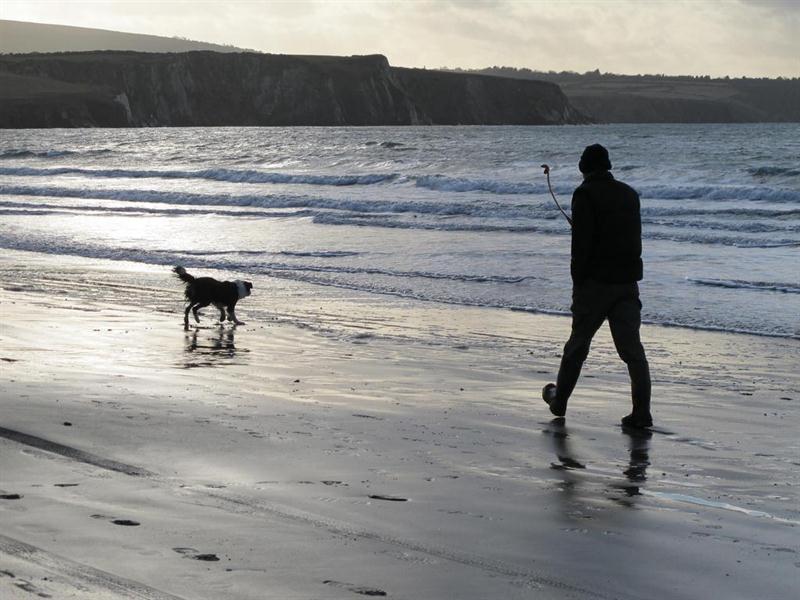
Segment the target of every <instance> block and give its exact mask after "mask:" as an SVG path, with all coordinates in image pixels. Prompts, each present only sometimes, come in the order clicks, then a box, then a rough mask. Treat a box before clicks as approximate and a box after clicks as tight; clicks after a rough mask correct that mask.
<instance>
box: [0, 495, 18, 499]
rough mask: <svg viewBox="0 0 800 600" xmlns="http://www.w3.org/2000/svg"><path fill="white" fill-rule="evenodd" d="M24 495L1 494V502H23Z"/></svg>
mask: <svg viewBox="0 0 800 600" xmlns="http://www.w3.org/2000/svg"><path fill="white" fill-rule="evenodd" d="M21 499H22V494H0V500H21Z"/></svg>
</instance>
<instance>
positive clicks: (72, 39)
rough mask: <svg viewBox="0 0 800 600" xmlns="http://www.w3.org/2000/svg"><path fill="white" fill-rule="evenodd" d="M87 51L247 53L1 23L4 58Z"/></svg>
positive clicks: (92, 31) (105, 33) (134, 36)
mask: <svg viewBox="0 0 800 600" xmlns="http://www.w3.org/2000/svg"><path fill="white" fill-rule="evenodd" d="M86 50H132V51H135V52H189V51H191V50H212V51H214V52H243V51H244V49H242V48H236V47H234V46H222V45H219V44H208V43H206V42H196V41H193V40H186V39H183V38H170V37H161V36H157V35H141V34H138V33H123V32H120V31H107V30H105V29H89V28H86V27H69V26H66V25H45V24H42V23H26V22H23V21H4V20H0V54H11V53H15V54H27V53H31V52H83V51H86Z"/></svg>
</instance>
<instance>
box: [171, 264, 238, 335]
mask: <svg viewBox="0 0 800 600" xmlns="http://www.w3.org/2000/svg"><path fill="white" fill-rule="evenodd" d="M172 271H173V272H174V273H175V275H176V276H177V278H178V279H180V280H181V281H183V282H184V283H185V284H186V290H185V291H184V293H185V294H186V301H187V302H188V304H187V305H186V311H185V312H184V314H183V327H184V329H188V328H189V311H192V314H193V315H194V320H195V321H196V322H197V323H199V322H200V318H199V317H198V316H197V311H198V310H200V309H201V308H204V307H206V306H208V305H209V304H213V305H214V306H216V307H217V308H218V309H219V322H220V323H224V322H225V316H226V315H225V312H226V311H227V313H228V314H227V318H228V321H233V323H234V325H244V321H240V320H239V319H237V318H236V312H235V309H236V303H237V302H238V301H239V300H241V299H242V298H246V297H247V296H249V295H250V293H251V290H252V289H253V284H252V283H250V282H249V281H241V280H239V279H237V280H236V281H217V280H216V279H214V278H213V277H194V276H192V275H189V273H187V272H186V269H184V268H183V267H181V266H178V267H175V268H174V269H172Z"/></svg>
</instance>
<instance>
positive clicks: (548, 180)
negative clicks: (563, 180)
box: [542, 165, 572, 227]
mask: <svg viewBox="0 0 800 600" xmlns="http://www.w3.org/2000/svg"><path fill="white" fill-rule="evenodd" d="M542 168H543V169H544V174H545V175H547V189H548V190H550V195H551V196H552V197H553V202H555V203H556V206H557V207H558V210H560V211H561V214H562V215H564V218H565V219H566V220H567V223H569V226H570V227H572V219H570V218H569V215H568V214H567V213H565V212H564V209H563V208H561V205H560V204H559V203H558V199H557V198H556V195H555V194H554V193H553V186H551V185H550V166H549V165H542Z"/></svg>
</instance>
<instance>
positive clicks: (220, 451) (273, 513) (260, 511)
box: [0, 251, 800, 599]
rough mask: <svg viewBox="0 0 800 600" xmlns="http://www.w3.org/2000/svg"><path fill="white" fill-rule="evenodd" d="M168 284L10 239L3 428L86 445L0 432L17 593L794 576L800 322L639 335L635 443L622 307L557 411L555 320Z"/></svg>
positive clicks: (684, 590) (667, 582) (8, 548)
mask: <svg viewBox="0 0 800 600" xmlns="http://www.w3.org/2000/svg"><path fill="white" fill-rule="evenodd" d="M173 279H174V278H173V277H172V276H171V275H170V274H169V273H168V271H167V269H165V268H161V267H154V266H150V265H137V264H133V263H121V262H120V263H114V262H112V261H101V260H90V259H78V258H74V257H55V256H48V255H32V254H27V253H21V252H14V251H9V252H6V253H4V256H3V257H2V258H0V306H2V307H3V319H4V324H3V327H2V329H0V339H2V346H3V350H2V351H0V369H2V374H3V382H4V383H3V386H2V387H3V390H2V391H3V397H4V403H3V406H2V408H0V427H2V428H4V429H6V430H11V431H15V432H20V433H23V434H26V435H28V436H35V437H36V438H37V439H40V440H44V441H47V442H50V443H51V444H56V445H60V446H61V447H63V448H67V449H73V450H75V451H79V453H73V454H72V456H71V457H70V456H69V450H65V451H63V452H57V451H53V448H55V446H51V449H50V450H47V449H43V448H41V447H39V448H37V447H35V446H31V445H30V444H26V443H21V442H20V441H19V439H17V440H12V439H9V437H8V436H3V435H0V461H2V465H3V475H4V477H3V481H2V482H0V494H3V495H9V496H12V495H14V494H17V495H19V496H20V498H19V499H8V500H6V499H3V500H0V514H2V519H3V523H4V530H3V536H4V537H0V569H2V570H3V571H8V572H10V573H13V577H10V576H3V577H0V590H2V591H3V592H4V593H5V592H6V591H8V592H9V593H10V594H11V598H17V597H20V598H21V597H23V595H21V594H23V591H24V590H23V588H22V587H21V586H20V582H28V584H29V585H30V586H33V587H34V588H35V589H37V590H40V591H42V592H44V593H49V594H51V595H53V596H54V597H58V596H59V595H62V596H63V595H67V594H68V593H74V591H75V590H77V589H81V586H83V589H84V590H90V591H86V592H85V597H92V598H93V597H98V598H99V597H105V598H116V597H126V596H125V595H124V593H122V592H120V591H119V590H120V589H121V588H120V585H122V583H120V582H129V585H131V586H133V587H131V588H130V589H131V590H134V589H135V590H138V593H140V594H141V595H143V596H144V597H151V598H156V597H159V598H161V597H175V596H177V597H186V598H218V597H225V598H235V599H239V598H242V599H245V598H265V597H274V598H287V597H294V598H315V597H325V598H353V597H358V595H375V596H379V595H386V596H388V597H394V598H423V597H426V598H449V597H452V598H465V599H471V598H476V599H477V598H487V597H506V598H529V597H537V598H642V597H659V598H694V597H707V596H725V597H726V598H742V599H744V598H752V597H759V598H776V599H777V598H782V597H788V596H789V595H790V594H791V592H792V590H793V585H792V582H793V580H795V579H796V576H797V575H796V574H797V565H796V563H797V560H798V558H797V555H798V554H800V547H798V545H797V541H796V531H797V530H796V527H797V525H798V524H800V511H798V509H797V505H798V503H797V500H798V493H797V490H798V487H799V486H800V479H798V472H797V468H796V465H797V452H798V445H797V441H796V439H795V434H796V428H795V424H796V423H797V416H798V415H797V410H798V409H797V405H798V402H800V374H798V373H797V372H796V357H797V355H798V353H799V352H798V351H799V348H798V344H797V342H796V341H795V340H792V339H785V338H766V339H765V338H762V337H760V336H747V335H742V334H726V333H713V332H701V331H695V330H683V329H680V330H679V329H675V328H661V327H656V326H644V327H643V329H642V333H643V338H644V341H645V347H646V349H647V351H648V353H649V358H650V361H651V366H652V370H653V379H654V388H653V392H654V394H653V398H654V400H653V412H654V417H655V418H656V421H657V425H658V426H659V430H658V431H657V432H655V433H653V434H652V435H644V436H631V435H629V434H626V433H624V432H623V431H621V430H620V428H619V427H618V419H619V417H620V416H622V415H623V414H625V413H626V412H627V411H626V409H627V407H628V404H629V400H628V382H627V373H626V372H625V369H624V365H623V363H621V361H619V359H618V358H617V357H616V356H615V354H614V350H613V345H612V343H611V340H610V335H609V334H608V331H607V327H605V326H604V327H603V328H602V329H601V331H600V333H599V334H598V336H597V339H596V343H595V344H594V347H593V349H592V353H591V354H590V357H589V361H588V362H587V365H586V368H585V370H584V375H583V376H582V378H581V380H580V381H579V383H578V388H577V389H576V392H575V396H574V398H573V400H571V402H570V408H569V411H568V415H567V420H566V422H559V420H557V419H552V417H551V415H550V414H549V412H548V411H547V408H546V406H545V405H544V403H543V402H542V401H541V398H540V396H539V390H540V389H541V386H542V385H543V384H544V383H546V382H548V381H550V380H551V379H552V378H553V377H554V376H555V369H556V368H557V364H558V360H559V357H560V351H561V346H562V345H563V342H564V341H565V339H566V337H565V336H566V335H567V334H568V330H569V322H568V320H567V319H564V318H562V317H554V316H547V315H535V314H531V313H516V312H512V311H504V310H500V309H489V308H470V307H459V306H453V305H446V306H443V305H438V306H437V305H430V304H428V303H425V302H422V301H409V300H392V299H387V298H385V297H381V298H376V297H374V296H373V295H371V294H367V293H356V292H352V291H347V290H345V291H342V290H333V289H330V288H320V287H318V286H314V285H312V284H302V283H298V282H293V281H286V280H271V279H269V278H265V277H262V278H258V279H256V280H254V283H256V287H255V289H254V292H253V296H251V297H249V298H247V299H245V300H244V301H243V302H242V304H241V305H240V306H239V307H238V310H237V314H238V316H239V317H240V318H241V319H243V320H244V321H245V322H246V323H247V324H246V325H244V326H242V327H238V328H235V329H234V328H231V327H228V326H225V327H218V326H215V325H214V324H213V321H212V319H211V317H212V314H213V312H214V311H210V312H209V311H208V310H206V313H205V317H206V318H205V319H204V320H203V322H201V324H200V325H201V326H200V327H199V328H191V329H190V330H189V331H188V332H184V331H183V327H182V308H181V305H182V301H181V297H180V290H181V288H180V286H179V285H177V284H176V282H175V281H173ZM66 423H69V425H67V424H66ZM80 453H83V454H80ZM86 456H92V457H99V458H100V459H102V460H105V461H111V462H113V463H118V464H122V465H128V466H131V467H135V468H137V469H140V470H142V472H147V473H148V474H149V475H144V476H132V475H130V474H126V473H124V472H121V471H118V470H116V471H115V470H113V469H112V470H109V469H108V468H105V467H103V466H102V464H97V463H98V461H95V462H94V463H92V462H91V461H87V460H83V459H81V457H83V458H85V457H86ZM115 521H122V522H135V523H138V525H128V526H120V525H119V524H116V523H115ZM9 540H10V541H9ZM15 544H16V545H15ZM30 548H34V549H35V551H34V550H31V549H30ZM212 555H213V556H216V557H217V558H218V559H219V560H218V561H215V560H213V559H211V558H209V557H210V556H212ZM200 556H205V557H206V558H198V557H200ZM54 557H58V560H56V558H54ZM643 557H646V558H643ZM632 564H635V565H637V568H636V569H633V570H632V569H629V568H628V565H632ZM565 565H569V568H568V569H565ZM677 573H680V577H676V574H677ZM45 578H47V579H45ZM130 582H132V583H130ZM115 586H116V587H115ZM90 592H91V593H90ZM15 594H16V595H15ZM24 594H27V595H29V592H28V591H24ZM148 594H149V595H148ZM159 594H160V595H159Z"/></svg>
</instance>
